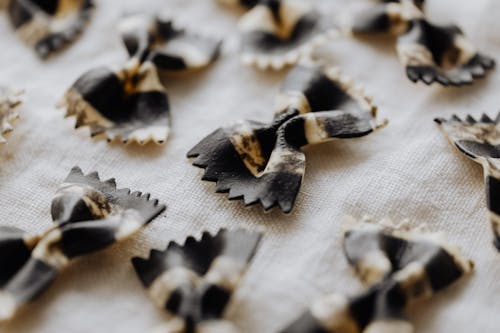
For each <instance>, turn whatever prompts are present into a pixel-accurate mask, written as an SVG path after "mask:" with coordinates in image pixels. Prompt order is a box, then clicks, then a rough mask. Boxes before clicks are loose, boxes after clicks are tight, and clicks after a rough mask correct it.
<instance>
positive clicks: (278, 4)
mask: <svg viewBox="0 0 500 333" xmlns="http://www.w3.org/2000/svg"><path fill="white" fill-rule="evenodd" d="M239 30H240V32H241V48H242V51H241V52H242V55H241V57H242V60H243V62H244V63H246V64H248V65H255V66H257V67H259V68H261V69H268V68H272V69H275V70H279V69H282V68H284V67H286V66H289V65H294V64H296V63H297V62H298V61H299V60H300V59H301V58H302V57H307V56H309V55H310V54H311V53H312V52H313V51H314V49H315V48H317V47H319V46H321V45H322V44H323V43H324V42H325V41H326V39H327V38H328V37H333V36H335V35H336V32H337V30H336V29H335V27H334V25H333V22H331V20H330V19H329V18H328V17H326V16H324V15H322V14H321V13H320V12H319V11H318V10H316V9H315V8H313V7H312V6H311V5H310V4H309V3H308V2H306V1H297V0H266V1H260V2H258V3H257V4H256V5H255V6H254V7H252V8H251V9H250V10H249V11H248V12H247V13H246V14H245V15H244V16H243V17H242V18H241V19H240V22H239Z"/></svg>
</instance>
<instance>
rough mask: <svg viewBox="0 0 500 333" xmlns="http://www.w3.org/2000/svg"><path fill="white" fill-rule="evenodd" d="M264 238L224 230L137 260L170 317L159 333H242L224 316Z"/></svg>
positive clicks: (149, 287) (152, 292)
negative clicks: (234, 292)
mask: <svg viewBox="0 0 500 333" xmlns="http://www.w3.org/2000/svg"><path fill="white" fill-rule="evenodd" d="M260 241H261V234H260V233H257V232H251V231H246V230H242V229H239V230H226V229H222V230H220V231H219V232H218V233H217V234H216V235H211V234H210V233H208V232H205V233H203V236H202V237H201V239H200V240H197V239H195V238H194V237H188V238H187V239H186V242H185V243H184V245H179V244H177V243H175V242H171V243H169V245H168V247H167V248H166V249H165V250H164V251H158V250H152V251H151V252H150V256H149V258H147V259H142V258H138V257H136V258H133V259H132V263H133V265H134V268H135V270H136V272H137V275H138V276H139V279H140V280H141V282H142V284H143V285H144V287H145V288H147V290H148V294H149V296H150V297H151V299H152V300H153V302H154V303H155V305H156V306H158V307H159V308H160V309H162V310H163V311H166V313H167V314H168V315H169V319H168V321H167V322H166V323H165V325H163V326H162V327H159V328H158V330H157V331H155V332H177V333H190V332H207V333H209V332H213V333H215V332H217V333H229V332H238V330H237V328H236V327H235V326H234V325H233V324H232V323H231V322H229V321H227V320H224V318H223V314H224V311H225V309H226V307H227V305H228V303H229V301H230V299H231V295H232V293H233V291H234V290H235V289H236V288H237V287H238V284H239V283H240V280H241V279H242V277H243V275H244V274H245V271H246V270H247V268H248V265H249V264H250V261H251V260H252V258H253V256H254V254H255V252H256V251H257V248H258V246H259V243H260Z"/></svg>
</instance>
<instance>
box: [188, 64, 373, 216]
mask: <svg viewBox="0 0 500 333" xmlns="http://www.w3.org/2000/svg"><path fill="white" fill-rule="evenodd" d="M376 111H377V108H376V107H375V105H373V103H372V100H371V98H370V97H367V96H365V95H364V93H363V91H362V90H361V89H360V88H359V87H355V86H354V85H353V83H352V82H351V81H349V80H346V79H345V78H343V77H342V76H341V75H340V73H339V71H338V70H337V69H335V68H332V67H327V66H322V65H318V64H316V63H313V62H309V61H307V62H306V61H304V62H302V63H301V64H300V65H297V66H296V67H295V68H294V69H293V70H291V71H290V73H289V74H288V76H287V77H286V79H285V80H284V82H283V84H282V87H281V92H280V94H279V95H278V97H277V103H276V113H275V116H274V119H273V121H272V122H270V123H262V122H257V121H241V122H239V123H237V124H235V125H232V126H227V127H223V128H220V129H218V130H216V131H215V132H213V133H212V134H210V135H209V136H207V137H206V138H205V139H203V140H202V141H201V142H200V143H198V144H197V145H196V146H195V147H194V148H192V149H191V150H190V151H189V152H188V157H190V158H194V161H193V165H195V166H198V167H201V168H203V169H205V172H204V175H203V180H207V181H213V182H216V183H217V186H216V191H217V192H222V193H226V192H227V193H229V199H242V200H243V201H244V203H245V205H252V204H256V203H260V204H262V206H263V207H264V209H266V210H267V209H270V208H273V207H275V206H279V207H280V208H281V209H282V210H283V211H284V212H287V213H288V212H290V211H291V210H292V209H293V206H294V203H295V199H296V197H297V194H298V191H299V189H300V185H301V183H302V178H303V176H304V172H305V164H306V157H305V154H304V153H303V152H302V151H301V148H302V147H303V146H305V145H309V144H319V143H322V142H325V141H330V140H334V139H352V138H359V137H362V136H366V135H368V134H370V133H372V132H373V131H375V130H376V129H378V128H379V127H381V125H382V124H378V123H377V121H376V113H377V112H376Z"/></svg>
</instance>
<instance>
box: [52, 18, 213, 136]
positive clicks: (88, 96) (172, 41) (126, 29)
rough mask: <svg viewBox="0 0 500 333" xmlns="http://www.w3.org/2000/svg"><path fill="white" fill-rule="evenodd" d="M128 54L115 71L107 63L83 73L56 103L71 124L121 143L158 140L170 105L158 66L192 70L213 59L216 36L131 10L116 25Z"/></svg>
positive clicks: (164, 131)
mask: <svg viewBox="0 0 500 333" xmlns="http://www.w3.org/2000/svg"><path fill="white" fill-rule="evenodd" d="M119 30H120V33H121V37H122V39H123V43H124V45H125V47H126V50H127V52H128V53H129V55H130V59H129V61H128V62H127V64H126V65H125V66H124V67H123V68H121V69H120V70H117V71H115V70H112V69H109V68H107V67H100V68H96V69H92V70H90V71H88V72H87V73H85V74H83V75H82V76H81V77H80V78H79V79H78V80H77V81H76V82H75V83H74V84H73V86H72V87H71V88H70V89H69V90H68V91H67V92H66V94H65V96H64V98H63V101H62V103H61V106H63V107H65V108H66V116H67V117H70V116H75V117H76V125H75V126H76V128H78V127H81V126H88V127H89V129H90V133H91V136H92V137H94V136H97V135H101V136H105V137H106V138H107V140H108V141H113V140H115V139H117V140H121V141H122V142H123V143H131V142H137V143H139V144H141V145H144V144H146V143H148V142H154V143H157V144H162V143H164V142H165V141H166V140H167V138H168V136H169V133H170V105H169V99H168V96H167V92H166V89H165V87H164V86H163V83H162V82H161V77H160V76H161V73H162V72H163V71H169V72H172V71H181V70H195V69H200V68H203V67H206V66H208V65H210V64H211V63H213V62H214V61H215V60H216V59H217V57H218V54H219V49H220V42H219V41H218V40H215V39H212V38H207V37H202V36H199V35H196V34H192V33H190V32H189V31H187V30H185V29H178V28H176V27H175V26H174V24H173V22H172V21H171V20H169V19H165V18H163V16H162V15H158V16H155V17H150V16H147V15H132V16H129V17H126V18H124V19H123V21H122V22H121V23H120V27H119Z"/></svg>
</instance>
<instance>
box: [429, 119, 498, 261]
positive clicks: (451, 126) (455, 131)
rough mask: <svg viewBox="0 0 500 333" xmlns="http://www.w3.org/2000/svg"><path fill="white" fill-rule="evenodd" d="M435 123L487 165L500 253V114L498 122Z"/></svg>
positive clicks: (492, 219) (460, 147)
mask: <svg viewBox="0 0 500 333" xmlns="http://www.w3.org/2000/svg"><path fill="white" fill-rule="evenodd" d="M435 121H436V123H437V124H438V125H439V127H440V129H441V130H442V132H443V133H444V134H445V135H446V137H447V139H448V140H449V142H450V143H451V144H452V145H453V146H454V147H456V148H457V149H458V150H459V151H460V152H461V153H463V154H464V155H465V156H467V157H468V158H470V159H471V160H473V161H475V162H476V163H479V164H481V165H482V166H483V170H484V179H485V187H486V199H487V206H488V210H489V220H490V223H491V226H492V229H493V233H494V241H493V243H494V245H495V247H496V249H497V250H498V251H500V140H499V139H500V129H499V123H500V113H499V114H498V115H497V117H496V118H494V119H492V118H490V117H489V116H488V115H486V114H483V115H482V116H481V118H480V119H479V120H476V119H475V118H474V117H472V116H470V115H468V116H467V117H466V118H465V119H460V118H459V117H458V116H456V115H454V116H453V117H451V118H450V119H444V118H437V119H435Z"/></svg>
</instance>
